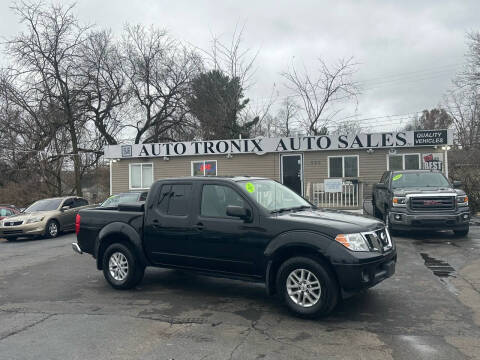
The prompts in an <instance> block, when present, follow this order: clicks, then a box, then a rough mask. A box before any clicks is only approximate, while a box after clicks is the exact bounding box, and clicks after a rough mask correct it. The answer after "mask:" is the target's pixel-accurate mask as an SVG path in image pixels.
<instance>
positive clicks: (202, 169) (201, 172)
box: [192, 160, 217, 176]
mask: <svg viewBox="0 0 480 360" xmlns="http://www.w3.org/2000/svg"><path fill="white" fill-rule="evenodd" d="M216 175H217V160H206V161H192V176H216Z"/></svg>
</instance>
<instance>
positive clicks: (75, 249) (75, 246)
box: [72, 242, 83, 255]
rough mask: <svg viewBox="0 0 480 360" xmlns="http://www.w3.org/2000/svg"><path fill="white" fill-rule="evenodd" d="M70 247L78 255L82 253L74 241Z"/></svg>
mask: <svg viewBox="0 0 480 360" xmlns="http://www.w3.org/2000/svg"><path fill="white" fill-rule="evenodd" d="M72 249H73V251H75V252H76V253H77V254H80V255H82V254H83V251H82V249H80V246H78V244H77V243H76V242H74V243H72Z"/></svg>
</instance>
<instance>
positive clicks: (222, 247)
mask: <svg viewBox="0 0 480 360" xmlns="http://www.w3.org/2000/svg"><path fill="white" fill-rule="evenodd" d="M76 233H77V242H76V243H73V244H72V246H73V249H74V250H75V251H76V252H77V253H80V254H81V253H83V252H86V253H89V254H91V255H93V257H94V258H96V263H97V268H98V269H99V270H103V273H104V276H105V278H106V280H107V281H108V282H109V283H110V285H111V286H113V287H114V288H116V289H128V288H132V287H134V286H136V285H137V284H138V283H139V282H140V281H141V280H142V277H143V274H144V270H145V267H146V266H158V267H166V268H181V269H187V270H193V271H196V272H200V273H203V274H206V275H213V276H220V277H227V278H235V279H243V280H250V281H257V282H264V283H265V284H266V288H267V292H268V293H269V294H274V293H278V294H280V295H281V297H282V298H283V299H284V300H285V302H286V303H287V305H288V307H289V308H290V309H291V310H292V311H294V312H295V313H296V314H299V315H301V316H305V317H317V316H322V315H326V314H328V313H329V312H331V311H332V310H333V308H334V307H335V305H336V304H337V301H338V299H339V297H340V296H348V295H350V294H352V293H355V292H357V291H359V290H362V289H365V288H368V287H371V286H373V285H375V284H377V283H379V282H380V281H382V280H384V279H386V278H388V277H390V276H392V275H393V273H394V272H395V263H396V260H397V255H396V249H395V245H394V243H393V241H392V239H391V238H390V235H389V233H388V231H387V230H386V229H385V226H384V224H383V223H382V222H380V221H378V220H376V219H374V218H371V217H365V216H361V215H355V214H351V213H347V212H341V211H335V210H319V209H316V208H315V207H314V206H313V205H312V204H311V203H309V202H308V201H306V200H305V199H303V198H302V197H300V196H299V195H297V194H296V193H295V192H293V191H292V190H290V189H289V188H287V187H285V186H283V185H282V184H280V183H278V182H276V181H273V180H269V179H263V178H253V177H231V178H228V177H191V178H178V179H166V180H161V181H158V182H156V183H154V184H153V185H152V188H151V190H150V192H149V193H148V197H147V200H146V202H145V203H144V204H143V203H136V204H120V205H119V206H118V209H117V210H102V209H101V208H97V209H89V210H83V211H80V213H79V214H78V216H77V221H76Z"/></svg>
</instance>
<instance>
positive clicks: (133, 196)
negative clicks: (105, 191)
mask: <svg viewBox="0 0 480 360" xmlns="http://www.w3.org/2000/svg"><path fill="white" fill-rule="evenodd" d="M139 196H140V194H139V193H123V194H118V195H113V196H110V197H109V198H108V199H107V200H105V201H104V202H103V203H102V204H101V205H100V207H116V206H118V204H120V203H129V202H137V201H138V197H139Z"/></svg>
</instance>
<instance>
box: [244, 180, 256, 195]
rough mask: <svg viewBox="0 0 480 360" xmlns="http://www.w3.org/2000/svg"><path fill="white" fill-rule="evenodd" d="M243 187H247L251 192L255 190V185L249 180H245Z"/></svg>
mask: <svg viewBox="0 0 480 360" xmlns="http://www.w3.org/2000/svg"><path fill="white" fill-rule="evenodd" d="M245 189H247V191H248V192H249V193H253V192H254V191H255V185H253V184H252V183H251V182H247V183H246V184H245Z"/></svg>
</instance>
